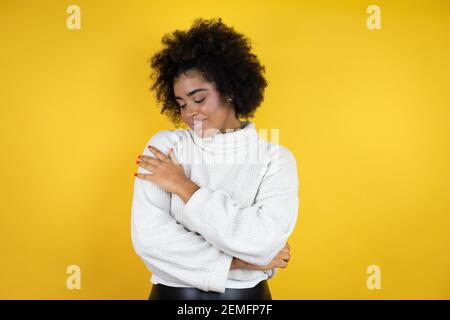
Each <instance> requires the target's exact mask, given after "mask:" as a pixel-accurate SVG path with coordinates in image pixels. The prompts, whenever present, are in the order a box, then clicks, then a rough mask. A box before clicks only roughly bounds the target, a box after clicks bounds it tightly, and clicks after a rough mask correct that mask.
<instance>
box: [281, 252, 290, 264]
mask: <svg viewBox="0 0 450 320" xmlns="http://www.w3.org/2000/svg"><path fill="white" fill-rule="evenodd" d="M281 259H283V260H284V261H286V262H289V260H291V256H290V255H288V254H285V255H283V256H282V257H281Z"/></svg>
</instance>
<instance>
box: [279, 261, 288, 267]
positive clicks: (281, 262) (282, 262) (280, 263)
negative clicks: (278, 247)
mask: <svg viewBox="0 0 450 320" xmlns="http://www.w3.org/2000/svg"><path fill="white" fill-rule="evenodd" d="M278 265H279V266H280V268H286V267H287V265H288V264H287V262H286V261H284V260H280V261H279V262H278Z"/></svg>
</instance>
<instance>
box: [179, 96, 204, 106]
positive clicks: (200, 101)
mask: <svg viewBox="0 0 450 320" xmlns="http://www.w3.org/2000/svg"><path fill="white" fill-rule="evenodd" d="M205 99H206V97H205V98H203V99H202V100H198V101H197V100H194V102H195V103H197V104H199V103H202V102H203V101H205ZM185 106H186V105H182V106H180V108H184V107H185Z"/></svg>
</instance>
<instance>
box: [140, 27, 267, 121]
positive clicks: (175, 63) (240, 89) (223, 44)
mask: <svg viewBox="0 0 450 320" xmlns="http://www.w3.org/2000/svg"><path fill="white" fill-rule="evenodd" d="M161 42H162V44H163V49H162V50H161V51H159V52H158V53H156V54H155V55H153V57H151V58H150V59H149V60H148V62H149V63H150V66H151V68H152V69H153V71H154V72H153V73H152V75H151V79H152V80H153V81H154V83H153V84H152V86H151V88H150V89H151V90H155V91H156V100H157V102H158V103H162V109H161V114H162V113H165V114H166V115H167V116H169V118H170V119H171V120H172V122H173V123H174V124H175V125H176V126H178V125H179V124H180V120H181V113H180V108H179V105H178V103H177V101H176V100H175V94H174V91H173V84H174V81H175V78H177V77H178V76H179V75H180V74H181V73H183V72H184V71H186V70H189V69H195V70H197V71H199V72H200V74H201V75H202V77H203V79H204V80H205V81H206V82H210V83H214V84H215V87H216V89H217V90H218V92H219V95H220V97H221V98H222V99H224V97H231V98H232V99H233V100H232V101H233V107H234V110H235V113H236V117H238V119H240V118H245V119H249V118H252V117H254V113H255V110H256V108H257V107H258V106H259V105H260V104H261V103H262V102H263V100H264V89H265V87H266V86H267V80H266V79H265V78H264V75H263V73H264V72H265V67H264V66H263V65H261V64H260V62H259V60H258V58H257V56H256V55H255V54H253V53H252V52H250V50H251V44H250V42H251V41H250V40H249V39H248V38H247V37H246V36H244V35H243V34H241V33H238V32H236V31H235V30H234V28H232V27H229V26H227V25H225V24H224V23H223V22H222V19H221V18H219V19H218V20H217V19H216V18H213V19H210V20H206V19H203V18H197V19H195V20H194V22H193V24H192V26H191V28H190V29H189V30H188V31H180V30H175V31H174V32H173V33H171V34H165V35H164V36H163V38H162V40H161Z"/></svg>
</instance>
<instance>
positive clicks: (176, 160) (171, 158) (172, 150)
mask: <svg viewBox="0 0 450 320" xmlns="http://www.w3.org/2000/svg"><path fill="white" fill-rule="evenodd" d="M169 159H170V160H172V162H173V163H174V164H177V165H179V164H180V162H178V159H177V158H176V156H175V150H174V149H173V148H170V151H169Z"/></svg>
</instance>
